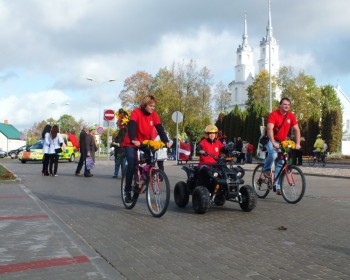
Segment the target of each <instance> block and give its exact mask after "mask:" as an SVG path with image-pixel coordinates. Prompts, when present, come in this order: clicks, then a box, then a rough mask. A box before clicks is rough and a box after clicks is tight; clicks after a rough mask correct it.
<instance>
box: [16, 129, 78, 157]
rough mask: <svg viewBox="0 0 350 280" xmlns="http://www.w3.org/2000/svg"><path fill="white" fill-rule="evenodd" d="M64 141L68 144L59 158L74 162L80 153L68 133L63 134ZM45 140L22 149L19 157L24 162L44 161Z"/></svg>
mask: <svg viewBox="0 0 350 280" xmlns="http://www.w3.org/2000/svg"><path fill="white" fill-rule="evenodd" d="M61 135H62V138H63V141H64V143H65V144H66V149H65V150H64V151H63V152H62V153H60V154H59V155H60V157H59V160H68V161H69V162H74V161H75V158H76V157H80V153H79V151H78V150H77V148H76V147H75V146H73V144H72V142H71V141H69V139H68V136H67V134H61ZM43 143H44V141H43V140H39V141H38V142H36V143H35V144H34V145H32V146H30V148H29V149H27V150H26V151H22V152H20V153H19V154H18V159H19V160H20V161H21V162H22V163H26V162H27V161H39V160H40V161H42V160H43Z"/></svg>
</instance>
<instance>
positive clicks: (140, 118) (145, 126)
mask: <svg viewBox="0 0 350 280" xmlns="http://www.w3.org/2000/svg"><path fill="white" fill-rule="evenodd" d="M130 121H135V122H136V136H135V139H133V140H137V141H140V142H141V143H142V142H143V141H144V140H152V135H153V134H154V133H153V130H154V129H155V126H156V125H158V124H160V118H159V116H158V114H157V113H156V112H153V113H151V114H149V115H146V114H144V113H143V112H142V110H141V109H140V108H136V109H135V110H133V111H132V112H131V115H130ZM123 146H130V147H133V146H134V144H131V143H130V138H129V135H128V133H127V134H126V135H125V138H124V141H123Z"/></svg>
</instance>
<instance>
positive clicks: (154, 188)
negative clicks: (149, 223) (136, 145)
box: [121, 147, 170, 218]
mask: <svg viewBox="0 0 350 280" xmlns="http://www.w3.org/2000/svg"><path fill="white" fill-rule="evenodd" d="M141 149H142V150H141ZM136 154H137V158H136V167H135V172H134V176H133V181H132V185H131V186H132V189H131V197H132V199H131V202H126V201H125V181H126V178H125V174H126V169H127V166H125V169H124V172H123V176H122V181H121V197H122V201H123V204H124V207H125V208H126V209H132V208H134V206H135V205H136V202H137V199H138V197H139V195H140V194H142V193H146V202H147V207H148V210H149V211H150V213H151V214H152V215H153V216H154V217H157V218H159V217H161V216H163V215H164V214H165V212H166V211H167V208H168V206H169V201H170V183H169V179H168V177H167V175H166V174H165V172H164V171H163V170H160V169H158V168H157V167H156V166H155V165H156V163H157V156H156V153H155V151H154V150H152V149H148V151H147V150H146V148H145V147H141V148H140V149H137V153H136Z"/></svg>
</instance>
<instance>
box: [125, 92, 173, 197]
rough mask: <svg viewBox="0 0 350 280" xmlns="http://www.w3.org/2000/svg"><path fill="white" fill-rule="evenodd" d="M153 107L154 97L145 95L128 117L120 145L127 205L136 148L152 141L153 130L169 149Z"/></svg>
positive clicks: (166, 138) (167, 140)
mask: <svg viewBox="0 0 350 280" xmlns="http://www.w3.org/2000/svg"><path fill="white" fill-rule="evenodd" d="M155 107H156V99H155V97H154V96H153V95H146V96H145V97H144V98H143V99H142V102H141V104H140V107H139V108H136V109H135V110H133V111H132V112H131V115H130V121H129V123H128V131H127V134H126V135H125V138H124V141H123V144H122V146H123V147H124V152H125V156H126V160H127V162H128V165H127V170H126V174H125V177H126V178H125V202H127V203H129V202H131V193H130V192H131V183H132V178H133V175H134V171H135V165H136V152H137V148H138V147H139V146H140V145H141V144H142V142H143V141H144V140H151V139H152V135H153V133H152V132H153V129H154V128H155V129H156V130H157V132H158V135H159V136H160V139H161V140H162V142H164V143H166V146H167V147H168V148H169V147H170V143H169V139H168V137H167V135H166V133H165V131H164V127H163V125H162V124H161V122H160V118H159V116H158V114H157V113H156V112H155V111H154V110H155Z"/></svg>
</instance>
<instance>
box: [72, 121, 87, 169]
mask: <svg viewBox="0 0 350 280" xmlns="http://www.w3.org/2000/svg"><path fill="white" fill-rule="evenodd" d="M88 132H89V130H88V127H87V125H86V124H84V125H83V128H82V130H81V132H80V134H79V147H80V159H79V162H78V165H77V169H76V170H75V176H83V175H82V174H81V173H80V172H81V169H82V168H83V166H84V164H85V161H86V145H85V140H86V135H87V133H88ZM84 173H86V165H85V171H84Z"/></svg>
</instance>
